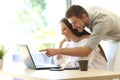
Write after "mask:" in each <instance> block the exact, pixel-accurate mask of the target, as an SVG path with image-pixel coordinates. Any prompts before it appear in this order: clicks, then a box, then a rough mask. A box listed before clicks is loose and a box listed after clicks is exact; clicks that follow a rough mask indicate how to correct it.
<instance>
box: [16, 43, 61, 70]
mask: <svg viewBox="0 0 120 80" xmlns="http://www.w3.org/2000/svg"><path fill="white" fill-rule="evenodd" d="M17 49H18V52H19V53H20V55H21V58H22V60H23V61H24V64H25V65H26V66H27V67H28V68H31V69H36V70H40V69H50V68H60V66H58V65H55V64H52V63H51V64H48V63H42V59H41V62H39V63H38V62H37V60H39V61H40V57H39V56H37V57H38V59H37V60H35V57H34V56H33V55H32V54H34V53H31V52H30V49H29V47H28V45H17ZM43 53H44V54H45V52H43ZM38 54H40V53H38ZM37 57H36V58H37Z"/></svg>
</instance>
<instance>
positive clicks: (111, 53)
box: [100, 41, 120, 72]
mask: <svg viewBox="0 0 120 80" xmlns="http://www.w3.org/2000/svg"><path fill="white" fill-rule="evenodd" d="M100 44H101V46H102V48H103V50H104V52H105V55H106V57H107V63H108V70H110V71H117V72H120V62H119V59H120V50H119V49H120V45H119V44H120V43H119V42H113V41H101V42H100Z"/></svg>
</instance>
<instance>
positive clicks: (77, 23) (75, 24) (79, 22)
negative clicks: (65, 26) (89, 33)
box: [68, 16, 85, 32]
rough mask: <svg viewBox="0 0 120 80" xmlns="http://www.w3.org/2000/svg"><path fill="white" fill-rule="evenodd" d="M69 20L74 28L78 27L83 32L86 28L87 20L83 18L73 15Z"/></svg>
mask: <svg viewBox="0 0 120 80" xmlns="http://www.w3.org/2000/svg"><path fill="white" fill-rule="evenodd" d="M68 20H69V22H70V23H71V24H72V27H73V29H77V30H78V31H79V32H82V31H83V30H84V27H85V22H84V20H83V19H80V18H77V17H76V16H73V17H71V18H68Z"/></svg>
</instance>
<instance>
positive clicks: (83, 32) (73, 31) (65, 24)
mask: <svg viewBox="0 0 120 80" xmlns="http://www.w3.org/2000/svg"><path fill="white" fill-rule="evenodd" d="M60 23H63V25H64V28H63V30H64V29H65V27H67V28H69V30H70V31H71V32H72V33H73V34H74V35H75V36H77V37H81V36H83V35H86V34H89V33H88V32H87V31H86V30H83V31H82V32H78V30H77V29H73V28H72V25H71V24H70V23H69V21H68V20H67V18H63V19H62V20H61V21H60Z"/></svg>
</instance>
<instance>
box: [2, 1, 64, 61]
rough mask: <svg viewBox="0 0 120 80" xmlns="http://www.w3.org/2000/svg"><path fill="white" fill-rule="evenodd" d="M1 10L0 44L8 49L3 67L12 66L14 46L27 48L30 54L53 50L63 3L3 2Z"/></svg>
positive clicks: (62, 13)
mask: <svg viewBox="0 0 120 80" xmlns="http://www.w3.org/2000/svg"><path fill="white" fill-rule="evenodd" d="M0 10H1V15H0V17H1V18H0V21H1V23H0V25H1V26H0V27H1V29H0V36H1V38H0V42H1V43H3V44H5V45H6V48H7V49H8V52H7V55H6V58H5V63H8V62H9V63H11V62H12V57H10V56H12V55H13V54H15V55H16V54H17V50H16V44H28V45H30V47H31V49H33V50H39V49H44V48H47V47H55V44H56V43H57V42H58V40H59V39H58V35H59V31H60V30H59V29H58V26H59V21H60V20H61V18H63V17H64V13H65V10H66V0H52V1H51V0H4V1H0ZM56 32H57V33H56ZM60 36H61V35H60ZM52 42H53V43H52ZM15 59H17V60H19V59H18V58H16V57H15Z"/></svg>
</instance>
